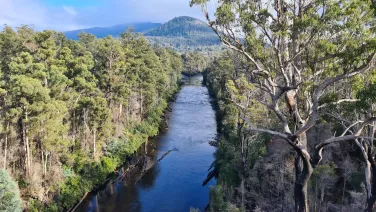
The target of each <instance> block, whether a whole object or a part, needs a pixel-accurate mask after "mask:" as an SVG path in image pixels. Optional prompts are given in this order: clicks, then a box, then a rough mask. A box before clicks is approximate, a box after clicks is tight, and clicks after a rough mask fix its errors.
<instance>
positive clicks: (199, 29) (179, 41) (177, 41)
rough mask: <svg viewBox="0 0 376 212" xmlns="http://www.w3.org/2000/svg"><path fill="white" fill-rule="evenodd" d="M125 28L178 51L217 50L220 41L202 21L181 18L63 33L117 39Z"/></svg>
mask: <svg viewBox="0 0 376 212" xmlns="http://www.w3.org/2000/svg"><path fill="white" fill-rule="evenodd" d="M127 28H133V29H134V31H135V32H139V33H143V34H144V35H145V36H146V38H148V39H149V41H150V42H151V43H153V44H154V43H158V44H160V45H162V46H165V47H170V48H173V49H176V50H179V51H185V50H196V49H207V48H209V49H213V48H219V44H220V41H219V39H218V37H217V35H216V34H215V33H214V32H213V31H212V29H211V28H210V27H209V26H208V25H207V24H205V23H204V22H203V21H201V20H198V19H196V18H192V17H188V16H182V17H177V18H174V19H172V20H171V21H168V22H167V23H165V24H160V23H150V22H147V23H133V24H122V25H116V26H112V27H95V28H89V29H79V30H74V31H69V32H65V33H64V34H65V35H66V36H67V37H68V38H70V39H74V40H76V39H78V35H79V34H80V33H81V32H85V33H91V34H93V35H95V36H96V37H98V38H103V37H105V36H108V35H111V36H113V37H119V36H120V34H121V33H122V32H124V31H125V30H126V29H127Z"/></svg>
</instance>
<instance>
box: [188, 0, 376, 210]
mask: <svg viewBox="0 0 376 212" xmlns="http://www.w3.org/2000/svg"><path fill="white" fill-rule="evenodd" d="M209 2H210V1H209V0H192V1H191V6H195V7H198V8H200V9H201V10H202V12H203V17H205V18H206V19H207V23H208V24H209V26H210V27H211V28H212V29H213V31H214V32H215V33H216V34H217V36H218V37H219V38H220V40H221V42H222V44H223V45H224V46H226V47H227V49H228V52H223V53H222V55H221V56H218V57H216V58H215V59H214V60H213V61H212V62H210V64H209V66H208V67H207V68H206V70H205V72H204V77H205V83H206V85H207V86H208V88H209V89H210V91H211V93H212V95H214V96H215V97H216V99H217V105H218V119H219V122H220V123H219V124H220V127H219V128H220V131H221V135H220V137H219V141H218V146H219V147H218V151H217V153H216V161H215V162H214V163H213V165H212V167H211V172H210V173H209V174H208V177H212V176H216V177H217V185H216V186H215V187H212V188H211V192H210V197H211V198H210V207H209V208H208V209H209V210H210V211H257V212H261V211H268V212H271V211H297V212H306V211H369V212H372V211H375V210H376V205H375V202H376V161H375V154H376V151H375V147H374V141H375V126H376V125H375V124H376V116H375V105H376V98H375V97H376V81H375V79H376V78H375V76H376V71H375V70H376V58H375V56H376V31H375V30H376V28H375V27H376V19H375V15H376V10H375V8H376V7H375V4H374V2H373V1H359V0H343V1H335V0H324V1H320V0H319V1H309V0H308V1H301V0H293V1H284V0H276V1H243V0H234V1H226V0H224V1H219V4H218V7H217V8H216V12H215V15H214V16H212V15H211V14H210V10H209V6H208V5H209Z"/></svg>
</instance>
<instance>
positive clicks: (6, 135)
mask: <svg viewBox="0 0 376 212" xmlns="http://www.w3.org/2000/svg"><path fill="white" fill-rule="evenodd" d="M8 130H9V123H7V127H6V130H5V147H4V148H5V149H4V166H3V168H4V169H7V151H8Z"/></svg>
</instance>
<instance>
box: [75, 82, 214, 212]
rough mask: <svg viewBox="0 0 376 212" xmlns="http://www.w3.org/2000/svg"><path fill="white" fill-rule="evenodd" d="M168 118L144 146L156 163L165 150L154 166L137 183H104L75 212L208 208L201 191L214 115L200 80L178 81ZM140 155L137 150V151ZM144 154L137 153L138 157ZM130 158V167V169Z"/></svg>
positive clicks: (210, 155) (210, 149) (205, 192)
mask: <svg viewBox="0 0 376 212" xmlns="http://www.w3.org/2000/svg"><path fill="white" fill-rule="evenodd" d="M183 80H184V82H185V85H184V86H183V87H182V89H181V91H180V92H179V94H178V96H177V99H176V102H175V103H173V104H172V112H171V113H170V114H168V119H169V120H168V123H169V129H168V131H167V132H165V133H162V134H161V135H159V136H157V137H156V138H155V139H154V141H152V142H149V143H148V145H147V148H146V149H147V152H148V154H147V155H148V156H149V157H151V158H153V160H157V159H158V158H160V157H161V156H162V155H163V154H164V153H166V152H167V151H169V150H171V149H175V148H176V149H177V150H178V151H173V152H171V153H170V154H168V155H167V156H166V157H165V158H164V159H163V160H162V161H161V162H160V163H158V164H156V165H155V166H153V167H152V168H151V169H150V170H148V171H147V172H146V174H145V175H144V176H143V177H142V178H141V179H140V180H139V181H138V182H137V183H130V182H123V181H121V182H117V183H114V184H113V183H109V184H108V186H107V187H106V188H105V189H103V190H102V191H99V192H98V193H97V194H93V195H92V196H90V197H88V198H87V199H86V200H85V201H84V202H83V203H82V204H81V206H80V208H79V209H78V211H93V212H94V211H95V212H96V211H109V212H110V211H131V212H138V211H153V212H154V211H163V212H165V211H174V212H175V211H189V208H190V207H191V206H192V207H194V208H200V209H203V208H204V207H205V206H206V204H207V202H208V194H209V187H208V186H210V185H213V184H214V183H215V182H214V180H212V181H211V182H210V183H209V184H208V186H206V187H202V186H201V184H202V181H203V180H204V179H205V177H206V175H207V169H208V167H209V166H210V164H211V163H212V162H213V153H214V151H215V148H213V147H211V146H210V145H209V144H208V142H209V141H210V140H211V139H212V138H214V137H215V134H216V121H215V112H214V110H213V109H212V107H211V105H210V101H211V99H210V97H209V94H208V91H207V89H206V88H205V87H203V86H202V77H201V76H200V77H192V78H184V79H183ZM142 149H143V148H142ZM143 151H144V150H140V152H139V155H142V154H143V153H144V152H143ZM136 160H137V157H134V158H133V159H132V161H131V162H130V163H134V161H136Z"/></svg>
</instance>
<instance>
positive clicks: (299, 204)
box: [294, 180, 309, 212]
mask: <svg viewBox="0 0 376 212" xmlns="http://www.w3.org/2000/svg"><path fill="white" fill-rule="evenodd" d="M294 194H295V211H296V212H308V211H309V207H308V193H307V183H304V182H301V181H300V180H298V181H297V182H295V188H294Z"/></svg>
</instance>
